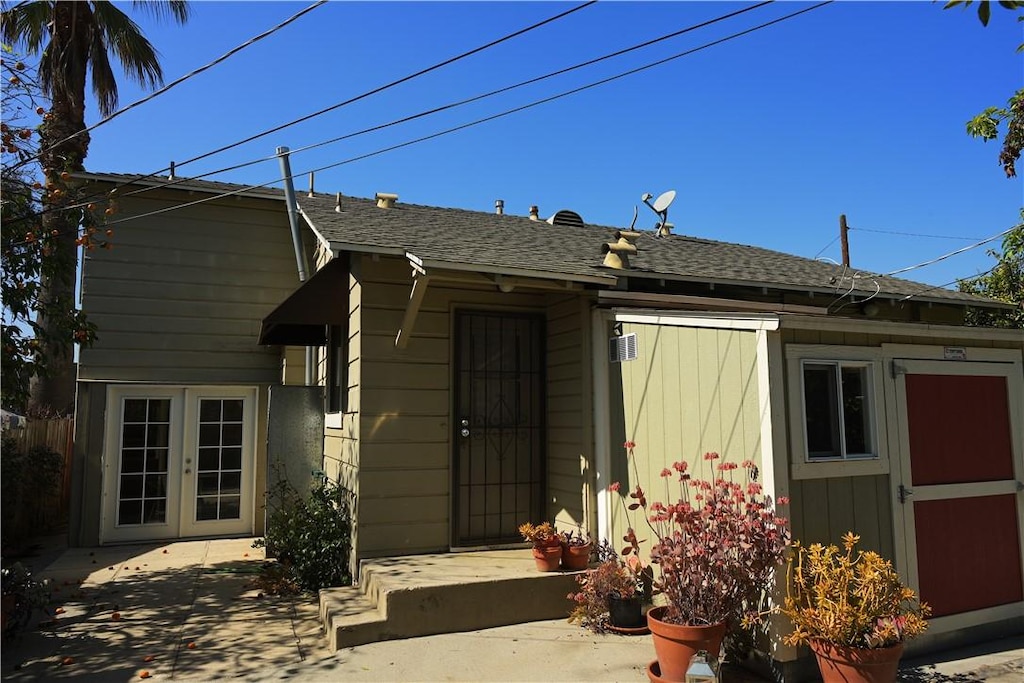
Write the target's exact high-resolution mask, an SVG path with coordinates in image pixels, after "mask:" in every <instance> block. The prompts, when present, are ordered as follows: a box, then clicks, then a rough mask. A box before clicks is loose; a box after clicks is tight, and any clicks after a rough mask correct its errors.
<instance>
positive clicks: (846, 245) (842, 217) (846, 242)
mask: <svg viewBox="0 0 1024 683" xmlns="http://www.w3.org/2000/svg"><path fill="white" fill-rule="evenodd" d="M848 230H849V229H848V228H847V227H846V214H845V213H841V214H839V241H840V243H841V244H842V245H843V265H844V266H846V267H847V268H848V267H849V266H850V238H849V233H848Z"/></svg>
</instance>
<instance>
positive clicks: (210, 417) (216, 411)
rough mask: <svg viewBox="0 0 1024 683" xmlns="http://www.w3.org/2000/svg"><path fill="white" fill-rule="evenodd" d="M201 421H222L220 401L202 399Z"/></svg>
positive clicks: (200, 403)
mask: <svg viewBox="0 0 1024 683" xmlns="http://www.w3.org/2000/svg"><path fill="white" fill-rule="evenodd" d="M199 421H200V422H220V401H200V402H199Z"/></svg>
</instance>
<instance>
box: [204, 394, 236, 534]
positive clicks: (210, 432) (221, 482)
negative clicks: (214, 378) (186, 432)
mask: <svg viewBox="0 0 1024 683" xmlns="http://www.w3.org/2000/svg"><path fill="white" fill-rule="evenodd" d="M242 404H243V400H242V399H241V398H229V399H221V398H213V399H211V398H204V399H200V400H199V434H198V446H197V449H198V452H197V453H196V464H197V466H196V487H195V492H196V493H195V521H197V522H201V521H210V520H224V519H240V518H241V496H242V447H243V443H242V437H243V420H242V416H243V410H242V408H243V405H242Z"/></svg>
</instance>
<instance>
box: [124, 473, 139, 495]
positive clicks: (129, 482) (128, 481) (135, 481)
mask: <svg viewBox="0 0 1024 683" xmlns="http://www.w3.org/2000/svg"><path fill="white" fill-rule="evenodd" d="M121 498H122V499H124V498H142V475H141V474H125V475H121Z"/></svg>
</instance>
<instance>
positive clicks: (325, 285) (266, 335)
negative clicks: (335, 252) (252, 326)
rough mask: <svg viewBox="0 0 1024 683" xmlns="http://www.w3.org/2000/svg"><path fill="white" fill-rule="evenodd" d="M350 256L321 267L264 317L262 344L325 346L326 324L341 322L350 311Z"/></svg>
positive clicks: (261, 331)
mask: <svg viewBox="0 0 1024 683" xmlns="http://www.w3.org/2000/svg"><path fill="white" fill-rule="evenodd" d="M346 261H347V259H344V258H336V259H334V260H333V261H331V262H330V263H328V264H327V265H326V266H324V267H323V268H321V269H320V270H318V271H317V272H316V273H315V274H314V275H313V277H311V278H309V279H308V280H306V282H305V283H303V284H302V285H301V286H300V287H299V288H298V289H296V290H295V291H294V292H292V293H291V295H290V296H289V297H288V298H287V299H285V300H284V301H282V302H281V303H280V304H279V305H278V307H277V308H275V309H274V310H273V311H271V313H270V314H269V315H268V316H267V317H265V318H264V319H263V324H262V326H261V328H260V341H259V343H260V344H267V345H289V346H322V345H323V344H325V343H326V342H327V326H328V325H341V324H344V322H345V316H346V315H347V314H348V304H347V302H348V268H347V263H346Z"/></svg>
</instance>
